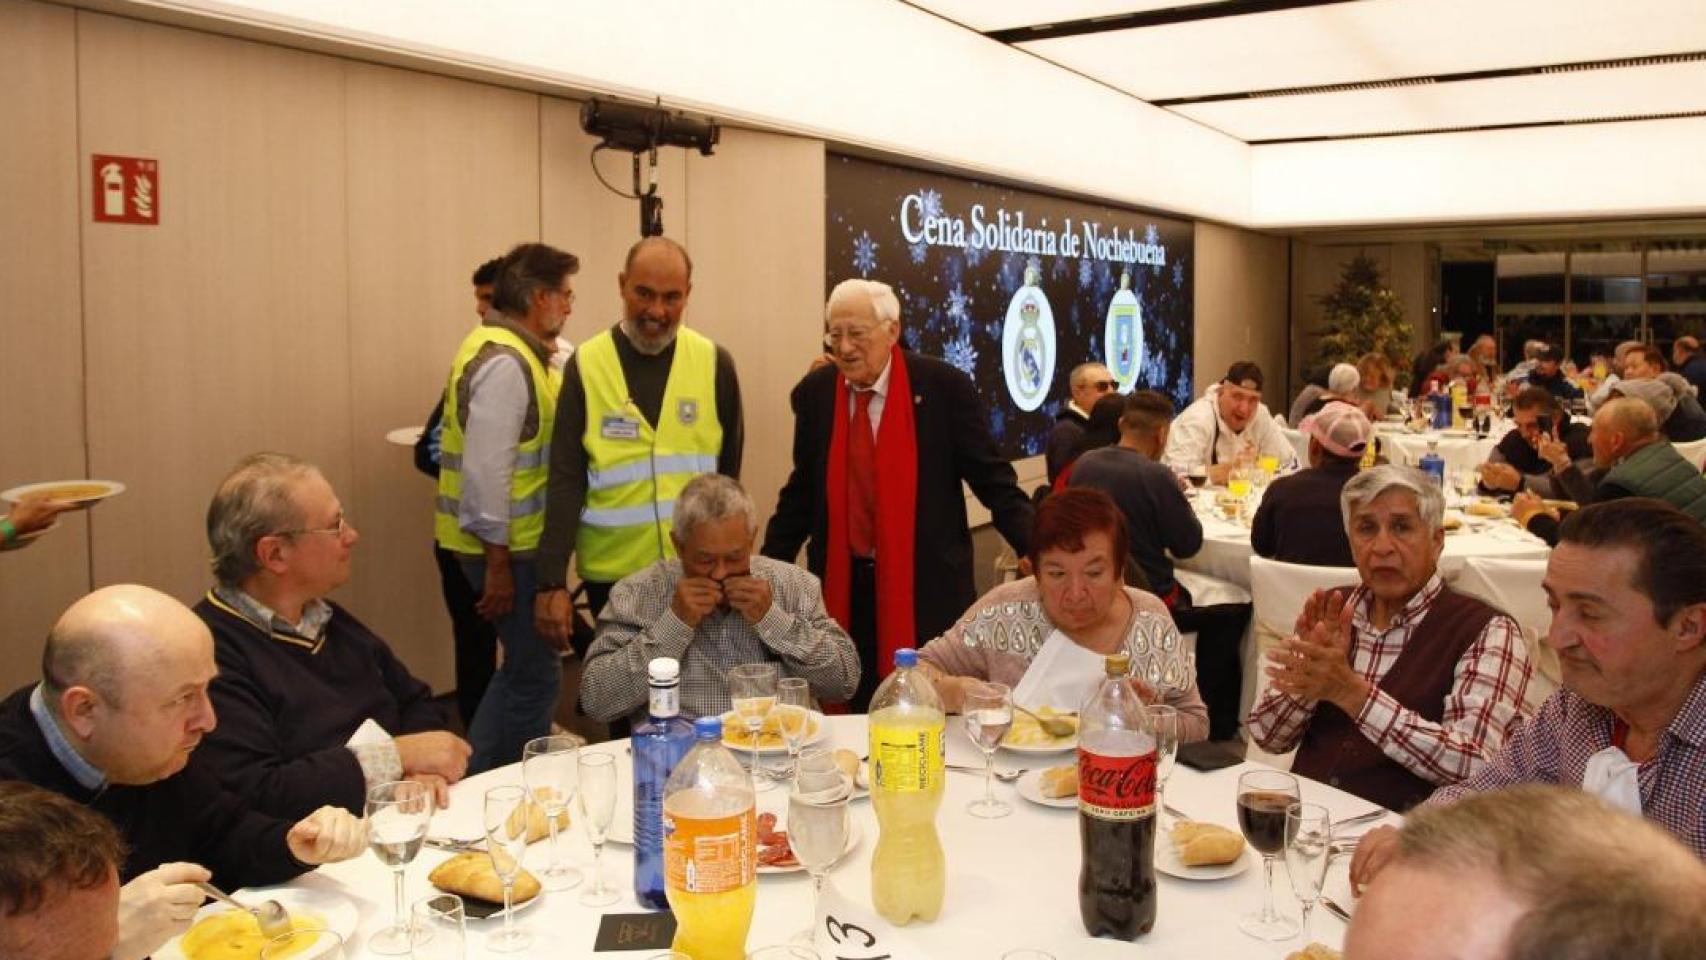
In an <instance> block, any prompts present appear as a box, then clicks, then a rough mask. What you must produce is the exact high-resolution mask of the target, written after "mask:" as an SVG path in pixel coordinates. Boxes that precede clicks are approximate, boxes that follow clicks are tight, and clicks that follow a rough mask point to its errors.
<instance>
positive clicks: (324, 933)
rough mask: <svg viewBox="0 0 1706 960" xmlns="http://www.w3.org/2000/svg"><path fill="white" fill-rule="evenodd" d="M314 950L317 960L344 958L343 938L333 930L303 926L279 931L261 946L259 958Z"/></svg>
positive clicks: (266, 959) (268, 959) (278, 959)
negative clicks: (299, 928)
mask: <svg viewBox="0 0 1706 960" xmlns="http://www.w3.org/2000/svg"><path fill="white" fill-rule="evenodd" d="M310 950H312V951H314V956H315V957H317V958H319V960H344V938H343V935H342V934H340V933H338V932H337V931H335V930H315V929H312V928H305V929H302V930H292V931H290V932H289V933H281V934H279V935H278V936H276V937H273V938H272V939H271V940H268V941H267V942H266V943H265V944H264V945H262V946H261V960H283V958H285V957H294V956H297V955H299V954H304V953H307V952H308V951H310Z"/></svg>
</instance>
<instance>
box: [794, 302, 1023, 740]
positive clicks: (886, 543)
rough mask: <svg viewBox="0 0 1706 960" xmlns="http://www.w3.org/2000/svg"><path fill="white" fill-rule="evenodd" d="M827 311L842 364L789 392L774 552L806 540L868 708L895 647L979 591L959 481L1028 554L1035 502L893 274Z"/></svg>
mask: <svg viewBox="0 0 1706 960" xmlns="http://www.w3.org/2000/svg"><path fill="white" fill-rule="evenodd" d="M824 315H825V319H826V322H827V325H828V333H827V335H826V336H825V337H824V340H823V343H824V347H825V349H826V350H827V351H828V352H829V355H830V357H831V359H832V360H833V361H834V363H833V365H824V366H820V367H818V368H817V369H815V370H813V371H812V372H810V373H808V374H806V376H805V378H804V379H802V380H801V381H800V382H799V384H798V385H796V386H795V387H794V390H793V393H792V394H791V395H790V397H789V402H790V403H791V404H792V406H793V410H794V469H793V473H792V474H790V475H789V477H788V482H787V484H786V485H785V486H783V488H782V493H781V496H780V498H779V500H778V502H777V504H776V513H775V515H774V516H772V517H771V518H770V524H769V526H768V528H767V529H766V530H765V533H764V546H763V553H764V555H765V556H767V557H774V558H776V559H778V560H789V561H791V560H793V559H794V557H795V556H796V555H797V554H798V553H799V550H800V545H801V544H802V543H805V544H806V565H807V567H808V568H810V570H811V571H812V572H813V573H815V574H817V575H818V576H819V577H821V578H822V579H823V596H824V602H825V605H826V606H827V607H828V608H829V612H830V614H831V615H832V616H833V617H835V619H836V620H837V621H839V622H840V623H841V625H842V626H843V627H844V628H846V630H847V632H848V634H849V635H850V636H851V637H852V638H853V644H854V646H855V647H856V648H857V649H858V651H859V659H860V665H861V667H862V671H861V675H860V680H859V690H858V693H857V694H855V696H854V699H853V703H852V706H853V709H855V710H858V711H863V710H864V709H865V708H866V706H867V705H869V703H870V700H871V694H872V693H873V692H874V691H875V690H876V686H877V684H878V683H879V682H880V681H881V680H882V678H883V677H885V676H887V675H888V673H889V671H890V670H891V669H892V668H893V659H894V651H895V650H897V649H899V648H901V647H913V646H923V645H924V643H925V641H928V640H929V639H931V638H932V637H935V636H938V635H940V634H941V633H942V632H944V631H945V630H947V629H948V627H950V626H952V625H953V622H954V619H955V618H956V617H958V616H959V615H960V613H961V612H963V611H964V610H965V609H966V608H967V607H969V606H970V605H971V602H972V601H973V600H975V599H977V588H976V586H975V584H974V583H973V581H972V545H971V530H970V528H969V527H968V525H967V523H966V507H965V494H964V493H963V492H962V488H961V482H962V481H963V482H964V483H965V484H967V485H969V486H970V487H971V489H972V492H973V493H974V494H976V495H977V498H978V500H980V501H982V503H983V505H984V506H986V507H988V508H989V512H990V514H991V515H992V517H993V519H994V522H995V526H996V529H998V530H1000V531H1001V535H1002V537H1003V538H1005V539H1006V541H1007V542H1008V543H1009V544H1011V545H1012V546H1013V549H1014V551H1015V552H1016V553H1018V554H1019V555H1020V556H1024V555H1025V553H1026V547H1027V546H1028V545H1029V540H1030V535H1031V518H1032V513H1031V503H1030V500H1029V499H1028V498H1027V497H1026V496H1025V494H1024V492H1023V491H1021V490H1020V489H1019V485H1018V479H1017V477H1016V475H1015V474H1014V473H1013V467H1012V465H1011V464H1009V463H1007V461H1005V460H1003V459H1002V458H1001V456H1000V454H999V453H998V452H997V451H996V449H995V443H994V441H993V440H992V439H991V438H990V435H989V426H988V423H987V422H986V421H985V419H984V412H983V411H984V406H985V405H984V403H983V401H981V400H979V399H978V396H977V391H976V388H975V387H974V386H973V385H972V382H971V379H970V378H969V377H967V376H966V375H965V374H964V373H962V372H960V371H959V370H958V369H956V368H954V367H953V366H950V365H949V364H947V363H944V362H942V361H941V360H937V359H934V358H932V357H925V356H921V355H919V354H916V353H912V352H910V351H906V350H902V349H900V346H899V342H900V301H899V300H898V299H897V298H896V297H895V294H894V291H893V290H892V289H890V288H889V286H888V284H885V283H878V282H875V281H871V280H844V281H842V282H841V283H839V284H837V285H836V287H835V289H834V290H833V291H832V292H831V293H830V295H829V303H828V305H827V306H826V307H825V309H824ZM879 465H880V466H879ZM808 540H809V543H808V542H807V541H808Z"/></svg>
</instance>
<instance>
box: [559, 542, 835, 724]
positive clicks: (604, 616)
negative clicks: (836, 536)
mask: <svg viewBox="0 0 1706 960" xmlns="http://www.w3.org/2000/svg"><path fill="white" fill-rule="evenodd" d="M752 576H755V577H763V578H764V579H765V580H768V581H769V582H770V590H771V601H770V609H769V610H768V611H767V612H766V613H765V614H764V616H763V617H761V618H759V621H758V623H756V624H751V623H747V622H746V618H745V617H743V616H741V615H740V614H739V613H738V612H736V611H734V610H719V611H716V612H714V613H712V614H710V615H709V616H707V617H705V618H704V619H702V620H700V621H699V626H698V627H696V628H695V627H689V626H688V625H687V624H686V623H684V622H682V620H681V618H680V617H678V616H676V615H675V611H674V610H672V609H670V603H671V601H672V600H674V598H675V584H676V582H677V581H679V580H680V579H681V561H680V560H660V561H658V562H657V563H654V564H652V565H651V566H649V567H647V568H645V569H644V570H640V571H638V572H637V573H633V574H630V575H629V576H627V577H624V578H622V580H621V581H620V582H618V583H617V584H616V586H615V588H614V589H612V590H611V591H610V602H609V603H608V604H606V605H605V607H604V610H603V612H602V613H600V614H599V616H598V636H597V637H596V638H595V639H594V640H593V642H592V647H591V648H590V649H588V650H587V652H586V670H585V672H584V674H583V675H582V677H581V703H582V705H583V706H585V708H586V711H587V713H589V714H591V715H592V716H594V717H597V718H598V719H600V720H614V719H617V718H619V717H632V718H634V719H639V718H643V717H644V716H645V712H646V708H647V706H648V703H649V696H648V694H649V688H648V686H647V684H646V667H647V665H648V664H650V663H651V661H652V659H653V658H654V657H674V658H675V659H676V660H678V661H680V662H681V712H682V715H683V716H686V717H689V718H691V717H700V716H709V715H715V714H718V713H722V712H724V711H726V710H728V709H729V689H728V672H729V668H730V667H735V666H739V665H740V664H743V663H763V662H767V661H781V664H782V676H784V677H804V678H805V679H806V682H807V683H808V684H810V686H811V691H812V696H814V697H816V698H818V699H819V700H846V699H848V698H849V697H851V696H853V691H854V690H855V689H856V688H857V687H858V685H859V655H858V654H857V653H855V652H854V650H853V641H852V640H850V639H848V637H847V633H846V631H844V630H842V629H841V625H840V624H838V623H836V622H835V620H834V619H832V618H831V617H830V615H829V612H828V611H827V610H825V609H824V607H823V591H822V590H821V589H820V588H819V586H818V579H817V578H816V577H814V576H812V575H811V574H810V573H807V572H806V571H805V570H802V569H800V568H799V567H796V566H794V565H793V564H791V563H783V562H781V561H779V560H772V559H770V558H768V557H758V556H755V557H753V558H752Z"/></svg>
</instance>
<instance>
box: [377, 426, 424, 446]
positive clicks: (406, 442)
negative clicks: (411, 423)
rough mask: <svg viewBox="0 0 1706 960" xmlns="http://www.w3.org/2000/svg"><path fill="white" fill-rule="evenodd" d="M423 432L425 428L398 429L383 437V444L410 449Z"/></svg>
mask: <svg viewBox="0 0 1706 960" xmlns="http://www.w3.org/2000/svg"><path fill="white" fill-rule="evenodd" d="M425 430H426V427H398V428H397V429H395V430H393V431H391V432H390V433H387V434H386V435H385V442H386V443H394V444H396V445H397V446H399V447H412V446H414V445H415V441H417V440H419V439H420V438H421V434H422V433H423V432H424V431H425Z"/></svg>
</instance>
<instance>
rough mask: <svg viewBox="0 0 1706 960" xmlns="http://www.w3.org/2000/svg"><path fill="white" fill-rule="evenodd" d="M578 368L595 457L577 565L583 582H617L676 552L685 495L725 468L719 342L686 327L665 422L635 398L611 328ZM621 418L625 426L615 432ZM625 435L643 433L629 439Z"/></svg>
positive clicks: (578, 358)
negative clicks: (651, 418)
mask: <svg viewBox="0 0 1706 960" xmlns="http://www.w3.org/2000/svg"><path fill="white" fill-rule="evenodd" d="M575 364H576V366H577V367H578V369H579V370H580V378H581V389H582V391H583V393H584V396H585V398H586V430H585V432H584V433H583V434H582V435H581V443H582V444H583V445H584V447H585V448H586V453H587V463H588V467H587V491H586V505H585V506H584V507H583V508H582V510H581V520H580V527H579V529H578V532H577V533H576V535H575V564H576V567H577V568H578V569H579V571H580V575H581V577H582V578H583V579H587V580H596V581H602V582H607V583H608V582H614V581H616V580H620V579H622V578H623V577H625V576H627V575H628V574H630V573H633V572H634V571H636V570H639V569H641V568H643V567H646V566H648V565H650V564H652V563H654V562H656V561H657V560H658V559H660V558H663V557H672V556H674V555H675V547H674V545H673V544H671V543H670V540H669V530H670V518H671V517H673V516H674V515H675V499H676V497H678V496H679V495H680V494H681V489H682V488H683V487H685V486H687V482H688V481H689V480H692V479H693V478H694V477H696V476H698V475H699V474H701V473H710V472H712V471H714V470H716V469H717V455H718V454H719V453H720V452H721V451H722V448H723V427H722V423H721V422H720V421H719V420H718V419H717V398H716V387H717V345H716V344H714V343H712V342H711V341H710V340H709V339H707V338H706V337H704V336H702V335H700V334H698V333H696V332H694V331H692V330H689V329H687V328H686V327H681V328H679V329H678V330H677V331H676V337H675V355H674V357H673V359H672V361H671V363H670V369H669V380H668V382H667V383H666V384H665V386H664V391H663V405H662V406H661V407H660V408H659V411H658V423H657V425H656V426H653V425H652V424H649V423H647V422H646V419H645V417H643V416H641V415H640V412H639V410H637V409H636V408H635V407H634V405H633V403H632V402H631V401H630V400H629V396H630V394H629V392H628V383H627V378H626V377H625V376H624V375H623V373H622V362H621V358H620V357H619V356H618V354H617V352H616V341H615V338H614V336H613V335H612V334H611V332H610V331H609V330H606V331H604V332H603V333H601V334H599V335H598V336H596V337H593V338H592V339H590V340H588V341H587V342H586V343H584V344H582V345H581V347H580V349H579V350H577V351H576V353H575ZM616 418H620V419H621V421H622V429H620V430H613V429H608V427H609V425H610V424H611V423H613V422H614V420H615V419H616ZM630 427H631V428H632V429H631V430H630V429H629V428H630ZM625 432H632V433H633V434H634V435H633V436H631V437H625V436H620V435H619V434H621V433H625Z"/></svg>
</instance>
